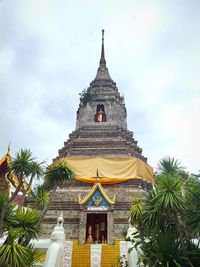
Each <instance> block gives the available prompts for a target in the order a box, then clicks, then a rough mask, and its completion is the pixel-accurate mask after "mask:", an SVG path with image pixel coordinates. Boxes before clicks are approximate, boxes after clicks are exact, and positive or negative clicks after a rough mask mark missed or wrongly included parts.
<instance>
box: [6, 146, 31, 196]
mask: <svg viewBox="0 0 200 267" xmlns="http://www.w3.org/2000/svg"><path fill="white" fill-rule="evenodd" d="M33 162H34V158H33V156H32V153H31V151H30V150H29V149H21V150H20V151H19V152H17V153H16V157H15V158H13V159H12V161H11V166H10V169H11V171H12V172H13V174H14V175H15V176H16V177H17V180H18V183H19V184H18V186H17V188H16V190H15V192H14V193H13V194H12V196H11V198H10V201H12V200H13V199H14V198H15V197H16V196H17V194H18V193H19V191H21V189H22V185H23V184H24V182H25V178H26V177H28V176H29V175H31V173H32V171H33Z"/></svg>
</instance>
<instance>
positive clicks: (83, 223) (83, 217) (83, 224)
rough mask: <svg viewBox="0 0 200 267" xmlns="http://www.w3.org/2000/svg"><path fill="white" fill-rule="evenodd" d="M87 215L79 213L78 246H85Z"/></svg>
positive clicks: (82, 212)
mask: <svg viewBox="0 0 200 267" xmlns="http://www.w3.org/2000/svg"><path fill="white" fill-rule="evenodd" d="M86 221H87V213H86V212H84V211H80V221H79V244H85V236H86Z"/></svg>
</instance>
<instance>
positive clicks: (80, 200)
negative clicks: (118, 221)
mask: <svg viewBox="0 0 200 267" xmlns="http://www.w3.org/2000/svg"><path fill="white" fill-rule="evenodd" d="M96 189H99V190H100V192H101V194H102V195H103V197H104V198H105V200H106V201H107V202H108V203H110V204H111V205H113V204H115V200H116V196H114V197H113V198H112V199H111V198H110V197H109V196H108V195H107V193H106V191H105V190H104V188H103V186H102V185H101V183H100V182H96V183H95V184H94V185H93V187H92V188H91V190H90V191H89V193H88V194H87V196H86V197H84V198H83V199H81V197H80V195H79V201H78V202H79V204H80V205H83V204H85V203H86V202H87V201H88V200H89V199H90V198H91V196H92V195H93V194H94V192H95V191H96Z"/></svg>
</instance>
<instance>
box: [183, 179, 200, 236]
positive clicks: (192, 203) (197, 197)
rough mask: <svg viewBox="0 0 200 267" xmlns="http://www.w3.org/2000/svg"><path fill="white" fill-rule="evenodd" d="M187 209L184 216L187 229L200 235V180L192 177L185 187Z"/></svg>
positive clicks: (193, 233) (195, 234)
mask: <svg viewBox="0 0 200 267" xmlns="http://www.w3.org/2000/svg"><path fill="white" fill-rule="evenodd" d="M185 198H186V211H185V213H184V218H185V221H186V225H187V229H189V230H191V234H192V235H193V236H200V209H199V207H200V181H199V179H197V178H191V180H190V181H189V183H188V184H187V186H186V189H185Z"/></svg>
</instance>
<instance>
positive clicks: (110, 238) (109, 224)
mask: <svg viewBox="0 0 200 267" xmlns="http://www.w3.org/2000/svg"><path fill="white" fill-rule="evenodd" d="M107 227H108V241H107V242H108V244H113V243H114V240H115V236H114V225H113V211H110V212H108V213H107Z"/></svg>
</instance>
